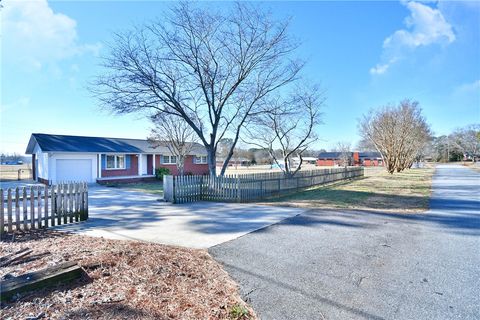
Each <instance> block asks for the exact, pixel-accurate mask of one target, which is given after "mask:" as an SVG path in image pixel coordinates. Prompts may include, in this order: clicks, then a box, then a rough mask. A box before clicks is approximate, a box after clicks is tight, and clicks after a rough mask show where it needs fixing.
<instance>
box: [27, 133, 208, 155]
mask: <svg viewBox="0 0 480 320" xmlns="http://www.w3.org/2000/svg"><path fill="white" fill-rule="evenodd" d="M192 143H193V144H194V145H193V148H192V152H191V154H195V155H206V154H207V153H206V150H205V148H204V147H203V146H202V145H201V144H199V143H196V142H192ZM36 144H38V145H39V146H40V149H42V151H43V152H95V153H168V154H170V151H169V150H168V148H167V144H168V142H167V141H156V142H155V143H153V142H152V141H149V140H142V139H124V138H102V137H84V136H66V135H56V134H44V133H32V136H31V137H30V141H29V142H28V146H27V150H26V152H25V153H27V154H32V153H33V152H34V148H35V145H36Z"/></svg>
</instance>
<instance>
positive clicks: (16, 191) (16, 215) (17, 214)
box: [15, 187, 20, 231]
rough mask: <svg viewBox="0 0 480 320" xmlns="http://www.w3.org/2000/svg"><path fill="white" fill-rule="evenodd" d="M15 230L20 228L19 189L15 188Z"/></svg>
mask: <svg viewBox="0 0 480 320" xmlns="http://www.w3.org/2000/svg"><path fill="white" fill-rule="evenodd" d="M15 230H16V231H18V230H20V190H19V189H18V187H16V188H15Z"/></svg>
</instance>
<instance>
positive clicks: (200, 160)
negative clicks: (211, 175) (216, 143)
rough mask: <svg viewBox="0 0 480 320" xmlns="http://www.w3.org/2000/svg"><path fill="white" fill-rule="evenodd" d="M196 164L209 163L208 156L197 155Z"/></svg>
mask: <svg viewBox="0 0 480 320" xmlns="http://www.w3.org/2000/svg"><path fill="white" fill-rule="evenodd" d="M195 163H196V164H205V163H207V156H196V157H195Z"/></svg>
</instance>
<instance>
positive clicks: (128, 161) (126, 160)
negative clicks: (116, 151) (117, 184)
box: [125, 154, 132, 169]
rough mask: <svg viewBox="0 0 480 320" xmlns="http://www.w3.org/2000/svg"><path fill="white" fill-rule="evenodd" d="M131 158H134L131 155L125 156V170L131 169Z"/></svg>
mask: <svg viewBox="0 0 480 320" xmlns="http://www.w3.org/2000/svg"><path fill="white" fill-rule="evenodd" d="M131 157H132V156H131V155H129V154H126V155H125V168H126V169H130V163H131V161H132V159H131Z"/></svg>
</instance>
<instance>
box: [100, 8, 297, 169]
mask: <svg viewBox="0 0 480 320" xmlns="http://www.w3.org/2000/svg"><path fill="white" fill-rule="evenodd" d="M287 29H288V21H275V20H273V19H272V17H271V15H269V14H266V13H264V12H263V11H262V10H260V9H259V8H257V7H253V6H252V5H249V4H246V3H244V2H242V3H236V4H234V5H232V6H231V7H230V9H229V10H222V11H219V10H215V8H213V5H206V4H197V5H193V4H191V3H187V2H181V3H179V4H177V5H175V6H174V7H173V8H172V10H171V11H170V13H169V14H166V15H165V16H163V17H162V18H161V19H159V20H158V21H157V22H155V23H152V24H148V25H144V26H142V27H138V28H136V29H134V30H132V31H130V32H127V33H122V34H117V35H116V36H115V38H114V41H113V45H111V46H110V52H109V54H108V55H107V56H106V57H105V59H104V60H103V61H104V63H103V66H104V67H105V69H106V72H104V73H103V74H102V75H99V76H98V77H97V79H96V81H95V82H94V84H93V86H92V91H93V92H94V93H95V94H96V96H97V97H98V98H99V99H100V101H101V102H102V104H103V106H105V107H107V108H108V109H110V110H112V111H113V112H115V113H118V114H124V113H132V112H145V113H147V114H148V113H151V112H153V113H155V114H156V113H159V112H160V113H165V114H171V115H174V116H177V117H180V118H182V119H183V120H184V121H185V122H186V123H187V124H188V125H189V126H190V127H191V128H192V129H193V130H194V131H195V133H196V134H197V136H198V138H199V141H200V142H201V143H202V144H203V145H204V146H205V148H206V150H207V152H208V166H209V171H210V174H211V175H215V174H216V151H217V148H218V143H219V141H220V140H221V139H222V138H224V137H226V135H229V136H230V137H231V138H232V139H233V143H232V145H231V148H230V150H229V152H228V154H227V156H226V158H225V161H224V164H223V167H222V170H221V174H222V175H223V174H224V172H225V169H226V167H227V165H228V161H229V160H230V158H231V157H232V155H233V152H234V149H235V146H236V144H237V142H238V140H239V138H240V133H241V130H242V128H243V127H244V125H245V124H246V122H247V121H248V120H249V119H250V118H251V117H253V116H256V115H258V114H259V113H261V112H262V109H261V108H260V105H261V103H260V102H261V101H262V100H264V99H266V98H267V97H269V96H270V95H272V94H273V93H275V92H277V91H278V90H279V89H280V88H282V87H284V86H286V85H288V84H290V83H292V82H294V81H296V80H297V79H298V75H299V71H300V70H301V69H302V67H303V65H304V63H303V62H301V61H299V60H297V59H294V57H292V55H293V53H294V52H295V50H296V49H297V47H298V43H297V42H295V41H293V40H292V38H291V37H290V36H289V35H288V32H287Z"/></svg>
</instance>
